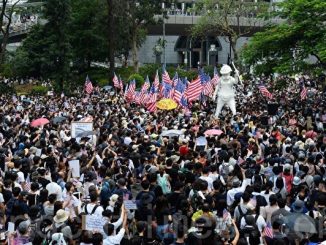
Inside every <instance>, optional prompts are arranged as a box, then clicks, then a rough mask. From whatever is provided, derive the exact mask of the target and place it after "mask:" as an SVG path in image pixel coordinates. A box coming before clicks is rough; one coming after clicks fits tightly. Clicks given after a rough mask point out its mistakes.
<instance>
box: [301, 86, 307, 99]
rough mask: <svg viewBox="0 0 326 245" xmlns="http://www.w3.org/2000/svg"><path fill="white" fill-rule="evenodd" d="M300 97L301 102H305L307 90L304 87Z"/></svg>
mask: <svg viewBox="0 0 326 245" xmlns="http://www.w3.org/2000/svg"><path fill="white" fill-rule="evenodd" d="M300 97H301V100H305V99H306V98H307V88H306V86H304V85H303V86H302V90H301V93H300Z"/></svg>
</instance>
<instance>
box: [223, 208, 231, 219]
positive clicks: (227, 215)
mask: <svg viewBox="0 0 326 245" xmlns="http://www.w3.org/2000/svg"><path fill="white" fill-rule="evenodd" d="M229 215H230V214H229V212H228V211H227V210H226V209H224V210H223V220H226V219H227V218H228V217H229Z"/></svg>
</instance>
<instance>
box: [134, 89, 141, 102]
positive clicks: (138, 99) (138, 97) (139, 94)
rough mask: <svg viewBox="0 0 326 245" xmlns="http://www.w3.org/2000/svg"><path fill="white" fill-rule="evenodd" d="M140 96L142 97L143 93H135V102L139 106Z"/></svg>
mask: <svg viewBox="0 0 326 245" xmlns="http://www.w3.org/2000/svg"><path fill="white" fill-rule="evenodd" d="M140 96H141V92H135V96H134V102H135V103H136V104H137V105H140Z"/></svg>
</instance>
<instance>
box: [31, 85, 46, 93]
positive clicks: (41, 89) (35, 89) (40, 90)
mask: <svg viewBox="0 0 326 245" xmlns="http://www.w3.org/2000/svg"><path fill="white" fill-rule="evenodd" d="M48 91H49V89H48V88H47V87H43V86H33V89H32V94H34V95H46V93H47V92H48Z"/></svg>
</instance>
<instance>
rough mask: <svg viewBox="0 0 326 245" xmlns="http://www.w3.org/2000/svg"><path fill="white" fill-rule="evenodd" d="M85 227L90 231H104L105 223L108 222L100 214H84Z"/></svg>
mask: <svg viewBox="0 0 326 245" xmlns="http://www.w3.org/2000/svg"><path fill="white" fill-rule="evenodd" d="M82 222H83V225H82V226H83V229H84V230H88V231H102V230H103V225H105V223H106V222H107V220H106V219H105V218H103V217H102V216H99V215H94V214H87V215H83V219H82Z"/></svg>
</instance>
